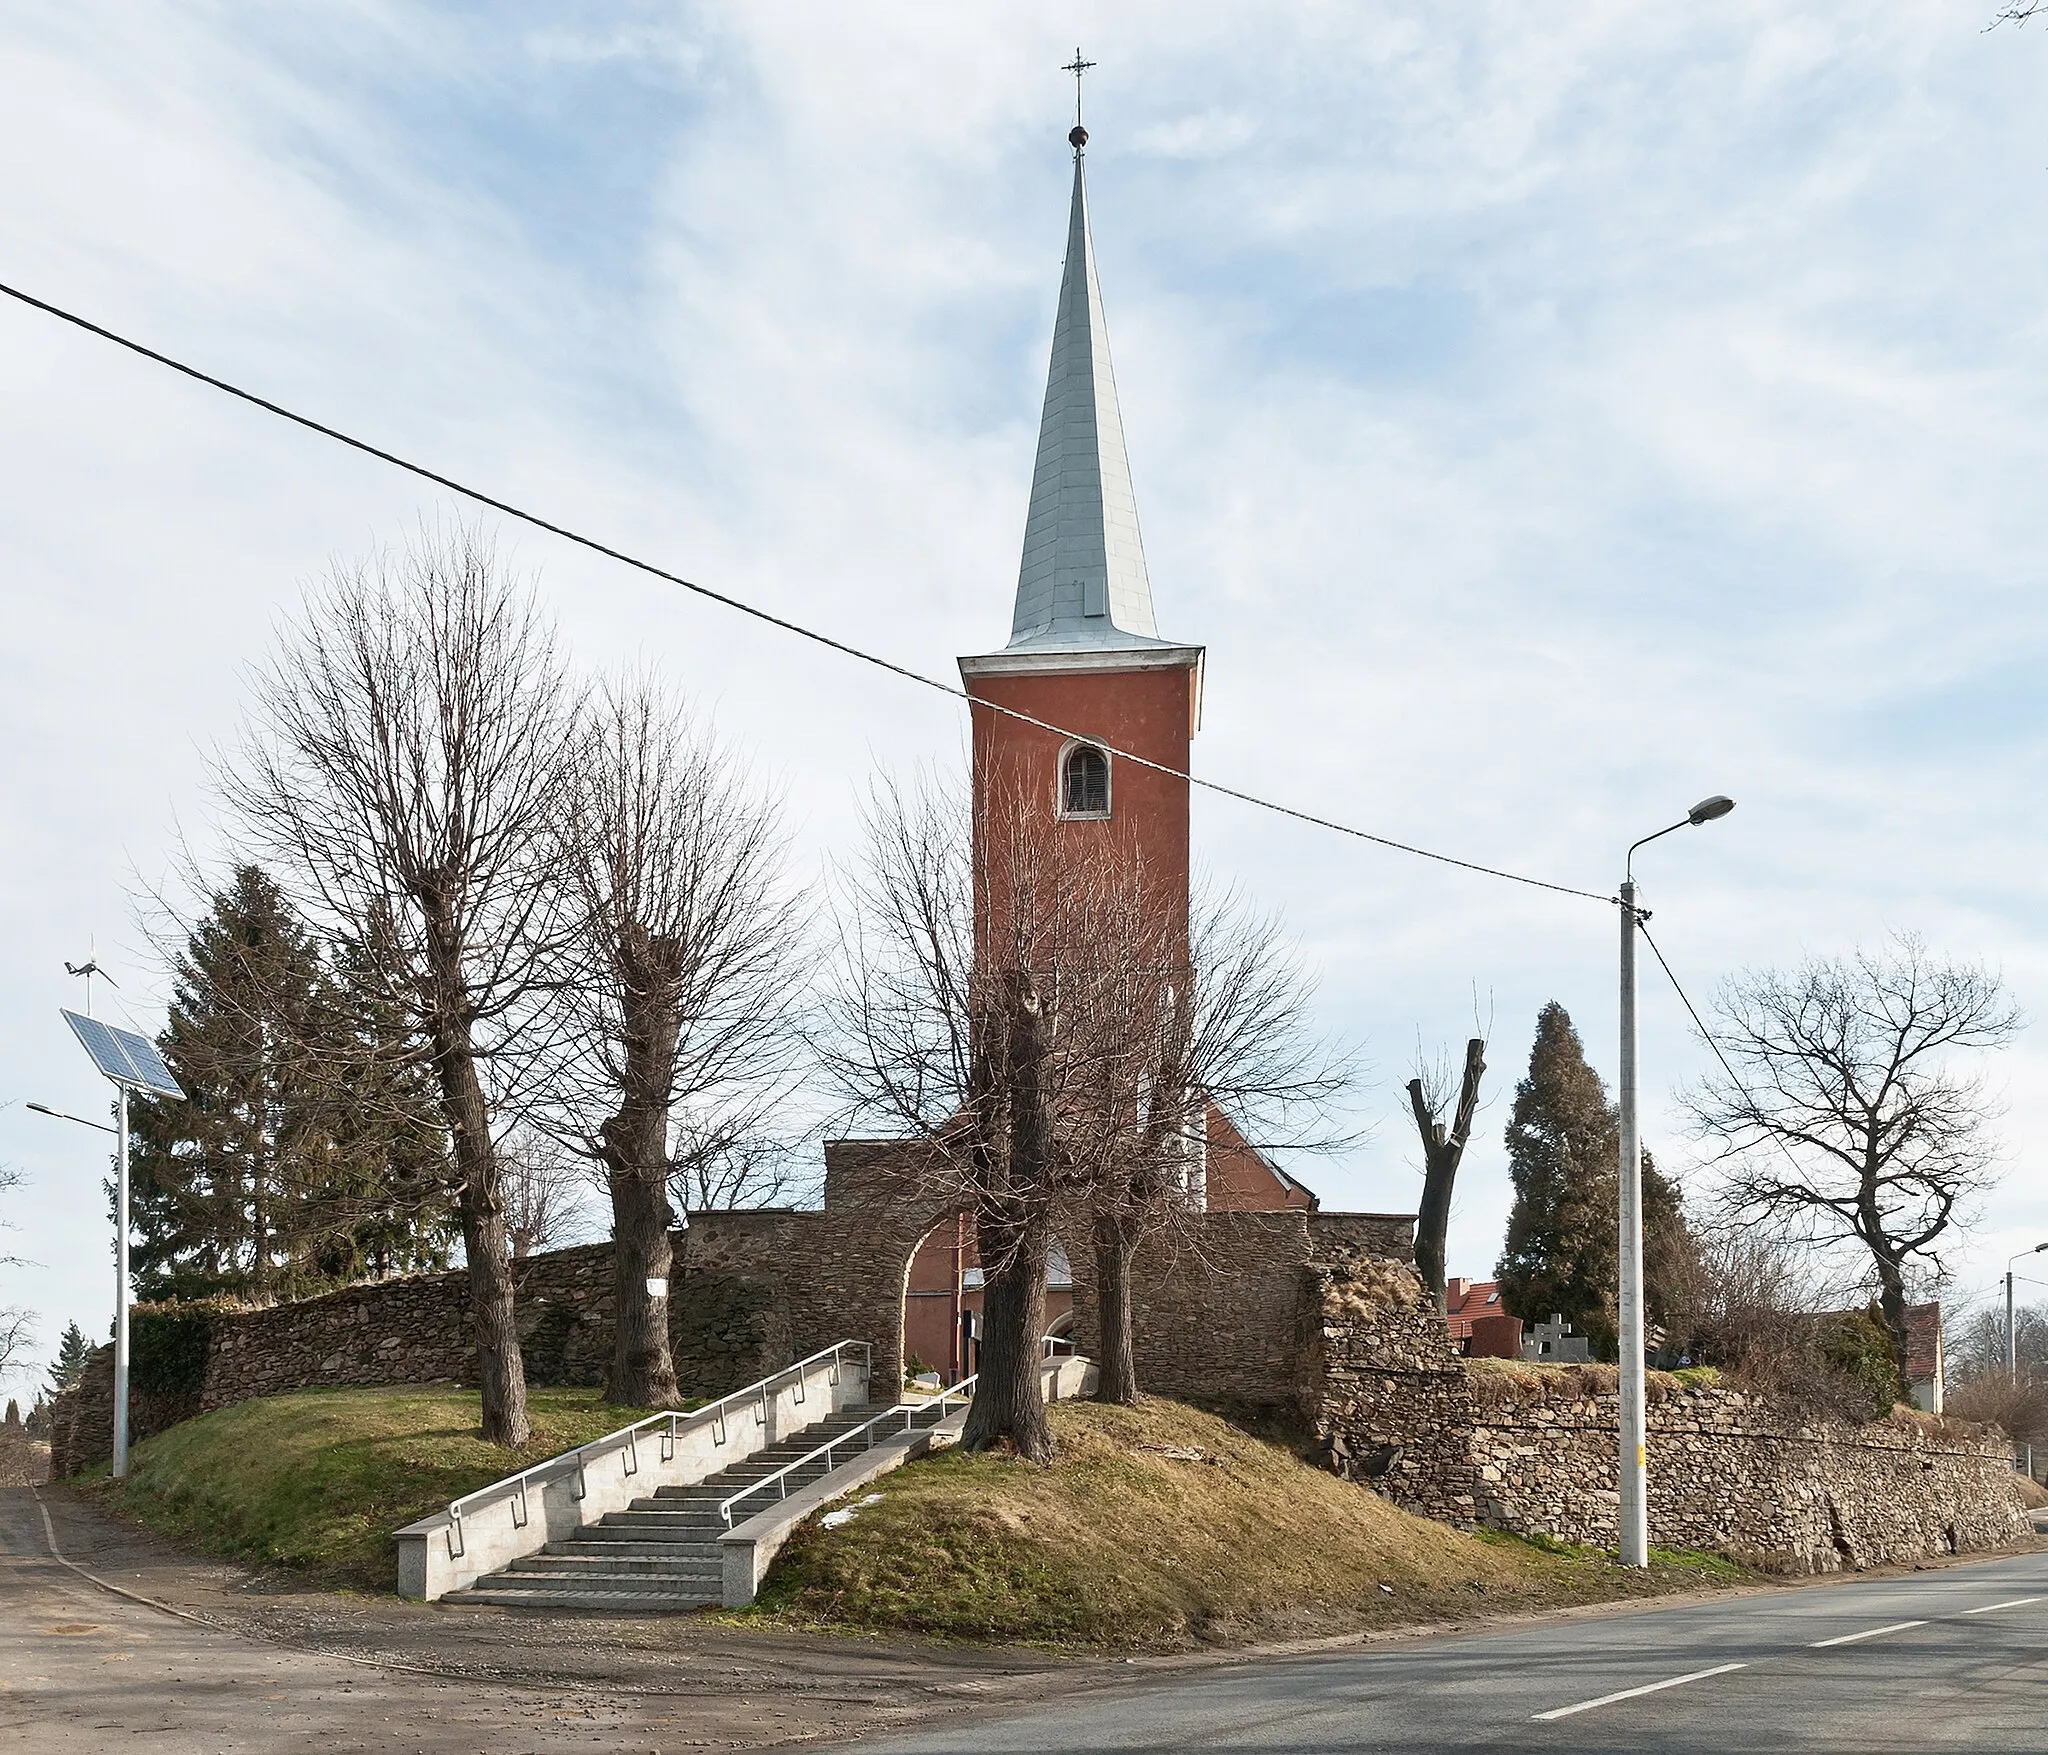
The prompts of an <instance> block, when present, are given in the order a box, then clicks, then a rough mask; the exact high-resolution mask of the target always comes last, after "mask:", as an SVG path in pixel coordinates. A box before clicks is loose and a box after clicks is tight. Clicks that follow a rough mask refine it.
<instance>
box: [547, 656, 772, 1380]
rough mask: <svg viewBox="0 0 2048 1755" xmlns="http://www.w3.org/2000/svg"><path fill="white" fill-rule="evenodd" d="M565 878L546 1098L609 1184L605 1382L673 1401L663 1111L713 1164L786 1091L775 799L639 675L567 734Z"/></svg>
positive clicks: (667, 1133)
mask: <svg viewBox="0 0 2048 1755" xmlns="http://www.w3.org/2000/svg"><path fill="white" fill-rule="evenodd" d="M575 749H576V758H575V788H574V802H573V807H572V817H573V829H572V832H571V834H570V836H569V840H568V848H567V853H566V857H565V859H564V876H565V878H566V881H567V884H568V887H569V890H570V893H571V897H572V900H573V906H574V912H575V920H576V934H575V938H574V940H573V942H572V946H571V951H570V961H569V963H568V965H567V966H566V968H565V971H564V980H563V983H562V991H563V1002H564V1011H565V1015H566V1018H567V1020H568V1027H567V1030H566V1032H565V1037H564V1041H565V1045H566V1050H567V1052H566V1054H565V1057H564V1060H563V1062H562V1065H561V1075H562V1076H561V1082H560V1085H559V1087H558V1089H557V1090H556V1092H555V1093H554V1096H555V1100H556V1101H557V1102H559V1103H560V1104H561V1105H562V1106H563V1108H564V1109H565V1111H566V1113H567V1115H568V1117H569V1121H570V1136H571V1137H572V1138H573V1139H574V1141H575V1142H576V1144H577V1147H578V1149H579V1150H581V1151H582V1152H584V1153H585V1154H586V1155H587V1156H588V1157H589V1158H591V1159H592V1160H593V1161H594V1162H596V1163H597V1164H600V1165H601V1166H602V1167H603V1170H604V1173H605V1178H606V1184H607V1186H608V1188H609V1190H610V1193H611V1202H612V1237H613V1245H614V1247H613V1263H614V1279H615V1291H614V1297H615V1304H614V1309H615V1312H616V1315H615V1318H614V1325H613V1334H614V1340H613V1348H612V1364H611V1376H610V1381H609V1385H608V1387H607V1390H606V1393H607V1395H608V1396H609V1397H610V1399H611V1400H613V1401H615V1402H620V1403H623V1404H625V1405H627V1406H630V1407H672V1406H674V1405H675V1402H676V1399H677V1390H676V1376H675V1365H674V1362H673V1360H672V1359H671V1358H670V1356H669V1340H668V1292H667V1288H668V1283H669V1280H670V1277H671V1275H672V1273H673V1271H674V1266H675V1264H674V1262H673V1260H672V1255H673V1248H672V1245H671V1242H670V1226H671V1225H672V1224H673V1222H674V1215H673V1214H672V1212H671V1211H670V1207H669V1189H670V1186H671V1170H672V1168H673V1160H672V1155H671V1151H670V1140H671V1127H672V1122H673V1118H674V1115H675V1112H676V1110H677V1109H678V1108H680V1109H682V1111H683V1112H684V1115H685V1118H686V1123H687V1125H686V1127H685V1128H684V1130H683V1139H684V1143H685V1145H686V1148H687V1151H688V1154H689V1160H690V1164H691V1165H694V1166H699V1167H702V1168H703V1169H705V1170H707V1171H709V1170H711V1169H712V1167H713V1166H717V1165H721V1164H723V1165H726V1166H728V1167H729V1166H730V1165H731V1164H732V1163H733V1162H734V1161H735V1157H736V1155H738V1154H743V1153H744V1152H746V1151H747V1150H748V1149H750V1147H751V1145H752V1142H753V1141H754V1140H755V1139H756V1138H757V1136H758V1135H759V1133H760V1131H761V1129H762V1126H763V1124H764V1121H765V1118H766V1115H767V1113H768V1111H769V1110H771V1109H772V1108H773V1106H774V1105H775V1104H776V1103H777V1102H778V1101H779V1100H780V1099H781V1098H782V1097H783V1096H784V1095H785V1094H786V1091H787V1086H788V1082H789V1081H788V1074H789V1070H790V1066H791V1059H792V1055H791V1049H792V1046H793V1043H794V1041H795V1020H794V1007H793V995H794V994H795V993H796V991H797V983H796V981H795V980H794V979H793V974H794V964H795V961H796V958H797V956H798V954H799V945H800V941H801V938H802V934H803V922H802V919H801V916H800V913H799V910H798V908H797V905H796V902H795V900H794V898H793V897H792V896H791V895H790V894H789V892H788V891H787V889H786V887H785V884H784V881H783V868H784V865H785V861H786V843H785V838H784V835H783V832H782V828H781V812H780V805H779V803H778V801H777V800H776V799H775V797H774V796H773V795H772V794H769V793H766V792H764V791H763V790H762V788H761V786H760V785H759V784H758V782H757V781H756V780H755V779H754V777H753V776H752V775H751V774H750V773H749V772H748V771H747V769H746V767H745V766H744V765H743V764H742V763H741V762H740V761H739V760H738V759H737V758H736V757H735V755H734V754H733V752H732V751H731V750H729V749H728V748H727V747H725V746H724V745H722V744H720V743H718V742H717V741H716V740H715V739H714V738H712V737H711V736H710V735H709V734H708V733H707V732H704V731H701V730H699V729H698V728H697V727H695V726H693V725H692V724H691V722H690V720H689V719H688V717H687V715H685V714H684V713H683V712H681V711H680V710H679V709H678V707H677V706H676V704H675V703H674V702H673V701H671V700H670V699H668V698H667V697H666V696H665V695H664V694H663V692H662V691H661V689H660V688H659V687H658V686H657V685H656V684H655V683H654V682H652V681H651V680H647V679H640V680H620V681H616V682H613V683H610V684H608V685H606V686H605V687H604V688H603V689H601V690H600V691H599V694H598V698H597V700H596V701H595V703H594V705H593V709H592V711H591V712H590V714H589V715H588V717H587V718H586V720H585V722H584V725H583V728H582V730H581V732H580V734H579V736H578V737H577V740H576V745H575Z"/></svg>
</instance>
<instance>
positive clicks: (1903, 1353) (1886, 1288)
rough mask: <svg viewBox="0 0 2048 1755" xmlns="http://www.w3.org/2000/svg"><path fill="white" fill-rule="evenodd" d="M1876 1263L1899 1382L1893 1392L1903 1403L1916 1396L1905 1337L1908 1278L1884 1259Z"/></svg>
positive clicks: (1881, 1304) (1882, 1309)
mask: <svg viewBox="0 0 2048 1755" xmlns="http://www.w3.org/2000/svg"><path fill="white" fill-rule="evenodd" d="M1876 1261H1877V1308H1878V1311H1879V1313H1880V1314H1881V1315H1882V1316H1883V1317H1884V1326H1885V1329H1886V1332H1887V1333H1889V1334H1890V1335H1891V1338H1892V1375H1893V1376H1894V1377H1895V1378H1896V1379H1897V1380H1898V1381H1897V1384H1896V1385H1895V1387H1894V1390H1893V1393H1894V1394H1895V1395H1896V1396H1897V1397H1898V1398H1899V1399H1900V1400H1902V1401H1911V1400H1912V1397H1913V1389H1912V1380H1911V1379H1910V1378H1909V1377H1908V1376H1907V1375H1906V1372H1907V1358H1908V1349H1909V1346H1910V1343H1909V1341H1908V1338H1907V1334H1906V1279H1905V1275H1903V1274H1902V1273H1900V1272H1899V1266H1898V1263H1896V1262H1892V1261H1887V1260H1885V1258H1884V1257H1883V1256H1878V1257H1876Z"/></svg>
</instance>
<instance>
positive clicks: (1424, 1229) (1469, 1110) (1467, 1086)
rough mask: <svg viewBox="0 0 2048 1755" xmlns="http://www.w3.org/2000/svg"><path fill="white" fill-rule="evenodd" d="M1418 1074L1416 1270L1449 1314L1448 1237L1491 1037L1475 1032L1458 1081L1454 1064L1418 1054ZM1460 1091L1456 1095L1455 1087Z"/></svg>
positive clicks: (1411, 1095) (1413, 1094)
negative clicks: (1419, 1180) (1419, 1160)
mask: <svg viewBox="0 0 2048 1755" xmlns="http://www.w3.org/2000/svg"><path fill="white" fill-rule="evenodd" d="M1417 1061H1418V1063H1419V1064H1418V1065H1417V1067H1416V1069H1415V1076H1414V1077H1413V1078H1412V1079H1410V1080H1409V1081H1408V1107H1409V1110H1410V1112H1411V1113H1412V1114H1413V1115H1414V1117H1415V1131H1416V1133H1417V1134H1418V1135H1419V1136H1420V1138H1421V1141H1422V1201H1421V1204H1420V1205H1418V1206H1417V1208H1416V1210H1415V1271H1416V1272H1417V1273H1418V1274H1420V1275H1421V1276H1422V1283H1423V1285H1424V1287H1425V1288H1427V1290H1428V1292H1429V1295H1430V1296H1431V1297H1432V1298H1434V1299H1435V1300H1436V1307H1437V1312H1438V1314H1439V1315H1441V1314H1443V1313H1444V1312H1445V1310H1446V1309H1447V1308H1448V1306H1447V1305H1446V1303H1445V1299H1446V1297H1447V1286H1446V1282H1445V1279H1444V1240H1445V1236H1446V1234H1447V1233H1448V1231H1449V1230H1450V1224H1451V1196H1452V1193H1453V1192H1454V1190H1455V1189H1456V1187H1457V1182H1458V1166H1459V1165H1460V1164H1462V1163H1463V1162H1464V1160H1465V1147H1466V1145H1467V1144H1468V1143H1469V1142H1470V1140H1471V1138H1472V1121H1473V1117H1474V1116H1475V1115H1477V1114H1478V1111H1479V1081H1480V1079H1481V1078H1482V1077H1484V1076H1485V1073H1486V1042H1485V1039H1484V1038H1483V1037H1479V1036H1474V1037H1471V1038H1470V1039H1469V1040H1468V1041H1467V1042H1466V1044H1465V1061H1464V1066H1463V1069H1462V1070H1461V1071H1460V1073H1459V1075H1458V1079H1457V1082H1456V1084H1455V1086H1454V1085H1453V1084H1452V1081H1451V1074H1450V1068H1449V1066H1448V1065H1447V1064H1445V1063H1443V1062H1438V1063H1436V1064H1434V1065H1432V1064H1430V1063H1429V1062H1427V1061H1424V1060H1422V1058H1421V1055H1420V1052H1419V1050H1418V1054H1417ZM1454 1091H1455V1097H1454V1096H1453V1092H1454Z"/></svg>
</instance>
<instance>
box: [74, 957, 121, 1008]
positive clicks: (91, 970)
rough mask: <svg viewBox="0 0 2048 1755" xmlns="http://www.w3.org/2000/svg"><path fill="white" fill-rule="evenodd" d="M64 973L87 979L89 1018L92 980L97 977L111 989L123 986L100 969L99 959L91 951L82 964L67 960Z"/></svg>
mask: <svg viewBox="0 0 2048 1755" xmlns="http://www.w3.org/2000/svg"><path fill="white" fill-rule="evenodd" d="M64 973H65V974H67V975H83V976H84V977H85V1015H86V1016H87V1017H91V1016H92V978H93V977H94V976H95V975H97V976H98V977H99V978H100V979H101V980H102V981H104V982H105V983H106V984H107V985H108V986H109V987H119V986H120V985H121V984H120V982H118V981H116V980H115V979H114V978H113V976H111V975H109V974H108V973H107V972H106V970H104V969H102V968H101V967H100V963H99V958H98V957H97V956H96V955H94V954H93V953H92V952H91V951H88V952H87V953H86V957H85V961H84V962H82V963H74V962H72V961H70V960H69V959H68V958H67V959H66V960H65V964H64Z"/></svg>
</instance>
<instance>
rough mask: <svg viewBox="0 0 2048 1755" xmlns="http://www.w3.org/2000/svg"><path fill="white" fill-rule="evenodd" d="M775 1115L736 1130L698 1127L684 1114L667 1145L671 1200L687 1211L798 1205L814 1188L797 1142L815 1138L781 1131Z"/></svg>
mask: <svg viewBox="0 0 2048 1755" xmlns="http://www.w3.org/2000/svg"><path fill="white" fill-rule="evenodd" d="M718 1119H722V1118H714V1122H716V1120H718ZM773 1119H774V1118H772V1117H763V1118H762V1124H761V1125H760V1126H759V1127H754V1128H749V1129H748V1130H746V1131H745V1132H735V1131H734V1130H732V1129H731V1128H730V1127H728V1126H722V1125H716V1124H714V1125H713V1126H711V1127H708V1128H703V1129H700V1128H699V1127H698V1126H697V1125H696V1124H695V1123H694V1121H693V1119H692V1118H691V1117H689V1116H687V1115H685V1116H684V1117H682V1119H681V1120H680V1121H679V1123H678V1125H677V1127H676V1133H675V1138H674V1141H673V1143H672V1144H671V1146H670V1148H669V1168H668V1186H669V1199H670V1200H671V1201H672V1202H673V1203H674V1204H675V1205H676V1207H677V1208H678V1209H680V1210H681V1211H683V1212H686V1213H722V1212H732V1211H734V1210H736V1209H739V1208H745V1207H772V1206H781V1205H795V1204H801V1202H802V1201H803V1200H805V1199H806V1198H808V1197H809V1196H811V1195H812V1194H814V1193H815V1191H816V1187H817V1184H816V1178H815V1173H814V1172H812V1171H810V1170H809V1169H808V1168H807V1167H806V1166H805V1164H804V1162H803V1160H802V1158H801V1157H800V1151H801V1144H803V1143H810V1144H815V1141H814V1139H812V1137H811V1135H810V1134H809V1133H804V1134H801V1135H799V1136H796V1137H794V1138H793V1137H788V1136H785V1135H784V1134H783V1133H782V1132H781V1131H780V1130H779V1129H778V1128H777V1127H776V1126H774V1125H773Z"/></svg>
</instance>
